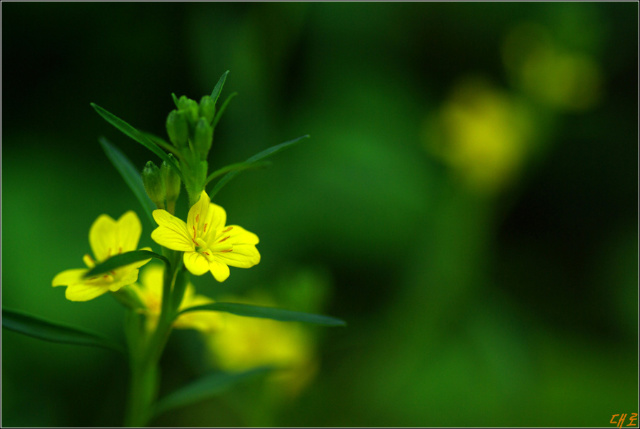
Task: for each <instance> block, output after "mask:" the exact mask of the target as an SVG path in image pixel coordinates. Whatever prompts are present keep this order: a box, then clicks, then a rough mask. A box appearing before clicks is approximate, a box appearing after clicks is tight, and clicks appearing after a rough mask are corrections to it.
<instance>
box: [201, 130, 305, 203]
mask: <svg viewBox="0 0 640 429" xmlns="http://www.w3.org/2000/svg"><path fill="white" fill-rule="evenodd" d="M309 137H311V136H310V135H309V134H305V135H304V136H300V137H298V138H295V139H293V140H289V141H286V142H284V143H280V144H277V145H275V146H271V147H270V148H267V149H265V150H263V151H262V152H259V153H257V154H255V155H253V156H252V157H250V158H248V159H247V160H246V161H245V163H254V162H257V161H260V160H262V159H265V158H267V157H270V156H272V155H275V154H276V153H278V152H280V151H282V150H284V149H288V148H290V147H291V146H293V145H295V144H296V143H298V142H300V141H301V140H303V139H306V138H309ZM238 173H239V171H230V172H229V173H227V174H226V175H224V176H223V177H222V179H220V180H219V181H218V182H217V183H216V184H215V186H214V187H213V189H212V190H211V192H209V197H210V198H213V196H214V195H215V194H217V193H218V192H219V191H220V189H222V188H223V187H224V186H225V185H226V184H227V183H228V182H229V181H230V180H231V179H233V178H234V177H236V176H237V175H238Z"/></svg>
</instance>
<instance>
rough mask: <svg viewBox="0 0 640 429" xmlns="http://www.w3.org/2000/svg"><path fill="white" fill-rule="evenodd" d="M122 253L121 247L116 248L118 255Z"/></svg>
mask: <svg viewBox="0 0 640 429" xmlns="http://www.w3.org/2000/svg"><path fill="white" fill-rule="evenodd" d="M121 253H122V247H120V248H119V249H118V255H119V254H121Z"/></svg>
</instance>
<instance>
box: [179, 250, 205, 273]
mask: <svg viewBox="0 0 640 429" xmlns="http://www.w3.org/2000/svg"><path fill="white" fill-rule="evenodd" d="M183 261H184V266H185V267H187V270H189V271H190V272H191V274H194V275H196V276H201V275H203V274H204V273H206V272H207V271H209V263H208V262H207V259H206V258H205V257H204V256H202V255H201V254H200V253H198V252H184V257H183Z"/></svg>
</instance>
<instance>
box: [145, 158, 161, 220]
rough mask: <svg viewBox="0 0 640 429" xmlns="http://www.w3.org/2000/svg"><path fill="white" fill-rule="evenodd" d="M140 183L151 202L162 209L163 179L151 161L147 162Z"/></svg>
mask: <svg viewBox="0 0 640 429" xmlns="http://www.w3.org/2000/svg"><path fill="white" fill-rule="evenodd" d="M142 183H143V184H144V189H145V190H146V191H147V195H149V198H151V201H153V203H154V204H155V205H156V207H157V208H159V209H164V200H165V198H166V194H167V192H166V189H165V185H164V177H163V176H162V174H161V173H160V169H159V168H158V166H157V165H155V164H154V163H153V161H149V162H147V165H145V166H144V169H143V170H142Z"/></svg>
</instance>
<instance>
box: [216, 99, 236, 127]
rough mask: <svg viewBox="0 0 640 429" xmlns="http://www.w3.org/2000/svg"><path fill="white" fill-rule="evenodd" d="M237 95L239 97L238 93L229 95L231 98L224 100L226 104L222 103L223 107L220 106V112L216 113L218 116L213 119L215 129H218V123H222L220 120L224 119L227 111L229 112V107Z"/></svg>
mask: <svg viewBox="0 0 640 429" xmlns="http://www.w3.org/2000/svg"><path fill="white" fill-rule="evenodd" d="M236 95H238V93H237V92H232V93H231V94H229V96H228V97H227V98H226V99H225V100H224V103H222V106H220V110H218V111H217V112H216V116H215V117H214V118H213V124H212V126H213V128H215V127H216V125H218V122H219V121H220V118H221V117H222V114H223V113H224V111H225V110H227V106H228V105H229V102H230V101H231V100H232V99H233V97H235V96H236Z"/></svg>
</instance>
